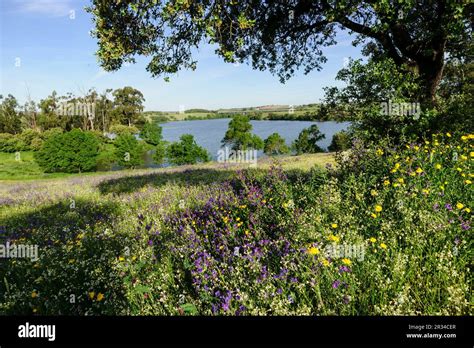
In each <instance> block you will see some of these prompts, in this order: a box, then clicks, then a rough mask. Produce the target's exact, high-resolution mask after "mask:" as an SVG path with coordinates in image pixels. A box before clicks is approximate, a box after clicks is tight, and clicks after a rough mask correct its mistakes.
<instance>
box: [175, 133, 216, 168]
mask: <svg viewBox="0 0 474 348" xmlns="http://www.w3.org/2000/svg"><path fill="white" fill-rule="evenodd" d="M179 139H180V141H179V142H173V143H171V144H170V145H169V146H168V148H167V150H166V155H167V157H168V160H169V162H170V163H172V164H176V165H183V164H196V163H198V162H207V161H209V160H210V156H209V153H208V152H207V151H206V149H204V148H202V147H201V146H199V145H198V144H196V141H195V140H194V137H193V136H192V135H191V134H183V135H182V136H181V137H180V138H179Z"/></svg>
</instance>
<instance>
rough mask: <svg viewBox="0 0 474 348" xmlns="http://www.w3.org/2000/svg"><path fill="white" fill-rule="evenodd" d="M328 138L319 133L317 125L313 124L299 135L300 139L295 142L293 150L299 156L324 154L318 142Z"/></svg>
mask: <svg viewBox="0 0 474 348" xmlns="http://www.w3.org/2000/svg"><path fill="white" fill-rule="evenodd" d="M325 137H326V136H325V135H324V134H322V133H321V132H320V131H319V128H318V126H317V125H315V124H313V125H312V126H311V127H309V128H305V129H303V130H302V131H301V133H300V134H299V135H298V139H296V140H295V141H294V142H293V148H294V150H295V151H296V153H297V154H298V155H300V154H302V153H316V152H324V150H323V149H322V148H321V147H319V145H318V144H317V142H318V141H320V140H322V139H324V138H325Z"/></svg>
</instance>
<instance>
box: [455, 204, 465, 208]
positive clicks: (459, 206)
mask: <svg viewBox="0 0 474 348" xmlns="http://www.w3.org/2000/svg"><path fill="white" fill-rule="evenodd" d="M456 208H458V209H462V208H464V204H462V203H458V204H456Z"/></svg>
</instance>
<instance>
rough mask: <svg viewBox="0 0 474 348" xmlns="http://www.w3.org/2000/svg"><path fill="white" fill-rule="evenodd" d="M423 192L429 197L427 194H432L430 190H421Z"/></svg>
mask: <svg viewBox="0 0 474 348" xmlns="http://www.w3.org/2000/svg"><path fill="white" fill-rule="evenodd" d="M421 192H423V193H424V194H425V195H427V194H429V193H430V190H427V189H423V190H421Z"/></svg>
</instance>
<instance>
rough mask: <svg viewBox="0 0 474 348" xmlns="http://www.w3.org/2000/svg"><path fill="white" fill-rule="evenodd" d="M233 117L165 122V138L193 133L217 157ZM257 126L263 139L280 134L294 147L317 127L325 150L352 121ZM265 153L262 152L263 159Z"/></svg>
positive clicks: (253, 130) (271, 122)
mask: <svg viewBox="0 0 474 348" xmlns="http://www.w3.org/2000/svg"><path fill="white" fill-rule="evenodd" d="M230 120H231V119H230V118H222V119H214V120H198V121H175V122H168V123H163V124H161V126H162V127H163V139H164V140H167V141H178V140H179V137H180V136H181V135H183V134H192V135H194V139H195V140H196V142H197V143H198V145H200V146H202V147H204V148H205V149H207V150H208V151H209V153H210V154H211V156H212V158H213V159H214V160H215V159H216V158H217V151H218V150H219V149H220V148H221V147H222V145H221V140H222V138H224V134H225V132H226V131H227V128H228V126H229V122H230ZM250 123H251V124H252V126H253V129H252V133H254V134H256V135H258V136H259V137H260V138H262V139H263V140H264V139H266V138H267V137H268V136H269V135H270V134H272V133H279V134H280V135H281V136H282V137H283V138H284V139H285V141H286V143H287V145H288V146H289V145H291V143H292V142H293V140H295V139H296V138H297V137H298V135H299V134H300V132H301V131H302V130H303V129H304V128H308V127H309V126H311V125H312V124H317V125H318V127H319V130H320V131H321V133H323V134H324V135H326V138H325V139H323V140H321V141H320V142H318V145H319V146H321V147H322V148H323V149H324V150H326V149H327V147H328V146H329V145H330V144H331V140H332V136H333V135H334V133H337V132H339V131H341V130H344V129H347V128H348V127H349V125H350V122H334V121H326V122H313V121H250ZM262 154H263V152H262V151H259V152H258V155H259V156H261V155H262Z"/></svg>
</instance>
